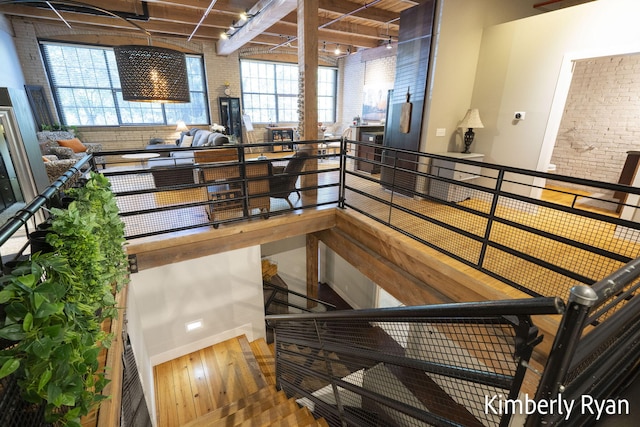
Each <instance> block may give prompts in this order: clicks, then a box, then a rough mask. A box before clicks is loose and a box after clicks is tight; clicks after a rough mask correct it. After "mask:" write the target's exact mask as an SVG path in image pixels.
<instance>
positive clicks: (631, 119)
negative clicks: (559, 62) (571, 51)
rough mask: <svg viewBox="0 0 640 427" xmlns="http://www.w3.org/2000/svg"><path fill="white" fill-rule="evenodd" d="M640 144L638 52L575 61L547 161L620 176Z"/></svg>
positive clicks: (579, 171) (575, 171) (560, 168)
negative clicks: (563, 109) (551, 153)
mask: <svg viewBox="0 0 640 427" xmlns="http://www.w3.org/2000/svg"><path fill="white" fill-rule="evenodd" d="M630 150H640V54H636V55H621V56H614V57H603V58H593V59H586V60H581V61H578V62H576V64H575V67H574V72H573V79H572V81H571V87H570V89H569V95H568V97H567V103H566V106H565V112H564V116H563V118H562V122H561V124H560V129H559V132H558V137H557V140H556V145H555V148H554V151H553V155H552V158H551V163H553V164H555V165H556V166H557V173H558V174H561V175H569V176H573V177H578V178H587V179H593V180H597V181H604V182H612V183H616V182H618V178H619V177H620V172H621V171H622V167H623V165H624V162H625V159H626V156H627V154H626V153H627V151H630Z"/></svg>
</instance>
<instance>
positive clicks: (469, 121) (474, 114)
mask: <svg viewBox="0 0 640 427" xmlns="http://www.w3.org/2000/svg"><path fill="white" fill-rule="evenodd" d="M458 127H459V128H471V129H474V128H483V127H484V125H483V124H482V120H480V112H479V111H478V109H477V108H472V109H470V110H468V111H467V114H465V116H464V118H463V119H462V121H461V122H460V124H459V125H458Z"/></svg>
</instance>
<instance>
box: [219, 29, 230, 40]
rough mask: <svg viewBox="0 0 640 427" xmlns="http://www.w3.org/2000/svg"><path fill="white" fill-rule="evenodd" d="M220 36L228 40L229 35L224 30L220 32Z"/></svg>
mask: <svg viewBox="0 0 640 427" xmlns="http://www.w3.org/2000/svg"><path fill="white" fill-rule="evenodd" d="M220 38H221V39H222V40H227V39H228V38H229V35H228V34H227V33H226V32H224V31H223V32H221V33H220Z"/></svg>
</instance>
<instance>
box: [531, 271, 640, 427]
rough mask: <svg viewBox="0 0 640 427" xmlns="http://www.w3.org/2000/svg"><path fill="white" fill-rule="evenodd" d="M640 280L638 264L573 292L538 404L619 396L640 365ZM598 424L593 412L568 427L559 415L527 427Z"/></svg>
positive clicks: (584, 412) (543, 416) (538, 418)
mask: <svg viewBox="0 0 640 427" xmlns="http://www.w3.org/2000/svg"><path fill="white" fill-rule="evenodd" d="M639 278H640V259H635V260H633V261H631V262H630V263H628V264H626V265H625V266H624V267H623V268H621V269H619V270H618V271H616V272H614V273H613V274H611V275H609V276H607V277H605V278H604V279H602V280H601V281H599V282H598V283H596V284H594V285H593V286H592V287H586V286H577V287H575V288H573V289H572V290H571V296H570V298H569V302H568V305H567V311H566V314H565V316H564V317H563V319H562V322H561V324H560V326H559V328H558V333H557V334H556V337H555V341H554V344H553V347H552V350H551V353H550V356H549V359H548V362H547V365H546V366H545V369H544V372H543V376H542V379H541V381H540V386H539V388H538V392H537V393H536V399H537V400H540V399H542V400H545V399H554V398H555V399H557V398H558V395H559V394H560V393H561V394H562V398H564V399H565V400H567V401H582V397H583V396H589V397H590V398H591V399H594V400H595V401H602V400H603V399H611V398H612V397H615V396H619V395H620V391H621V390H622V389H623V388H624V387H625V385H626V384H627V379H628V378H629V377H631V376H633V375H634V372H635V370H636V369H637V366H638V362H639V361H640V353H639V351H640V298H639V297H638V288H639V287H640V283H639ZM610 401H611V402H613V400H610ZM583 409H584V408H583ZM616 413H618V412H616ZM623 413H624V412H620V414H623ZM594 420H595V417H594V413H592V411H590V410H582V411H580V412H579V413H576V414H575V415H573V416H572V417H571V421H570V422H569V423H567V420H566V419H564V418H563V417H562V416H560V415H559V414H539V413H536V414H533V415H532V416H531V417H530V419H527V426H528V427H534V426H538V425H541V423H544V424H546V425H586V424H589V423H592V422H593V421H594Z"/></svg>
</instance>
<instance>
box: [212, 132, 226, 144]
mask: <svg viewBox="0 0 640 427" xmlns="http://www.w3.org/2000/svg"><path fill="white" fill-rule="evenodd" d="M228 143H229V138H228V137H227V136H226V135H223V134H221V133H217V132H212V133H211V135H209V138H207V145H208V146H217V145H225V144H228Z"/></svg>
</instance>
